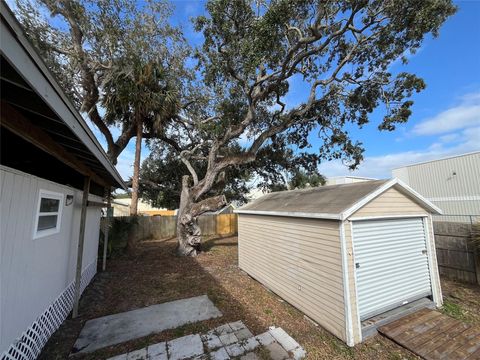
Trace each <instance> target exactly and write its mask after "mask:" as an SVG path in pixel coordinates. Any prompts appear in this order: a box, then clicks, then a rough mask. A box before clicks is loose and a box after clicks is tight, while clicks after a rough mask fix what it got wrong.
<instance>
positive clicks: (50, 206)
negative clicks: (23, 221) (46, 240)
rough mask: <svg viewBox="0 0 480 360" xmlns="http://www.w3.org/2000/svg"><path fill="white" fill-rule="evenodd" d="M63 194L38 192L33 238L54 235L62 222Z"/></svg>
mask: <svg viewBox="0 0 480 360" xmlns="http://www.w3.org/2000/svg"><path fill="white" fill-rule="evenodd" d="M62 207H63V194H60V193H56V192H51V191H46V190H40V195H39V198H38V207H37V214H36V217H35V231H34V235H33V238H34V239H37V238H39V237H43V236H48V235H52V234H56V233H58V232H59V231H60V223H61V221H62Z"/></svg>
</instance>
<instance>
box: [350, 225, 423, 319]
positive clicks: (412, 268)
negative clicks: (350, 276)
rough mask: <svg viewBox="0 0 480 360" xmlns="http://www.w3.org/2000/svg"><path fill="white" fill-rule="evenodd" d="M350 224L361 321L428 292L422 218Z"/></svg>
mask: <svg viewBox="0 0 480 360" xmlns="http://www.w3.org/2000/svg"><path fill="white" fill-rule="evenodd" d="M352 225H353V244H354V250H355V254H354V255H355V267H356V269H355V271H356V277H357V292H358V306H359V312H360V318H361V319H362V320H364V319H368V318H369V317H372V316H374V315H376V314H380V313H382V312H384V311H387V310H390V309H392V308H394V307H397V306H400V305H402V304H406V303H407V302H410V301H413V300H417V299H419V298H422V297H425V296H428V295H430V294H431V284H430V273H429V268H428V255H427V248H426V236H425V229H424V224H423V219H422V218H406V219H392V220H366V221H354V222H353V223H352Z"/></svg>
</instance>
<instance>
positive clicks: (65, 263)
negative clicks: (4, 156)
mask: <svg viewBox="0 0 480 360" xmlns="http://www.w3.org/2000/svg"><path fill="white" fill-rule="evenodd" d="M40 189H44V190H48V191H53V192H58V193H62V194H64V196H66V195H73V196H74V203H73V204H72V205H70V206H65V202H63V204H62V206H63V210H62V219H61V225H60V232H58V233H56V234H53V235H49V236H45V237H41V238H37V239H33V232H34V230H33V228H34V224H35V216H36V210H37V205H38V198H39V191H40ZM0 191H1V193H0V219H1V220H0V242H1V265H0V276H1V279H0V282H1V284H2V288H1V296H0V298H1V300H0V317H1V319H2V320H1V322H0V323H1V325H0V332H1V336H0V338H1V341H0V353H2V352H3V351H5V350H6V349H7V348H8V346H9V345H10V344H11V343H12V342H14V341H15V339H16V338H17V337H19V336H20V335H21V334H22V332H23V331H24V330H26V329H27V328H28V327H29V326H30V325H31V324H32V322H33V321H35V320H36V318H37V317H38V316H39V315H40V314H42V313H43V312H44V311H45V309H46V308H47V307H48V306H49V305H50V304H51V303H52V302H53V301H54V300H55V299H56V298H57V297H58V296H59V295H60V294H61V293H62V292H63V291H64V290H65V288H66V287H67V286H68V285H69V284H70V283H71V282H72V281H73V280H74V276H75V275H74V274H75V267H76V251H77V243H78V236H79V229H80V224H79V217H80V216H79V214H80V211H81V209H80V208H81V197H82V192H81V191H79V190H76V189H73V188H70V187H67V186H63V185H60V184H56V183H54V182H51V181H48V180H45V179H41V178H38V177H35V176H32V175H29V174H26V173H23V172H20V171H17V170H14V169H10V168H8V167H5V166H1V167H0ZM99 199H101V198H99V197H96V196H90V200H93V201H99ZM99 222H100V209H99V208H88V210H87V228H86V233H85V248H84V255H83V256H84V260H83V270H85V269H86V268H87V266H89V265H90V266H94V264H92V263H94V262H96V259H97V248H98V237H99Z"/></svg>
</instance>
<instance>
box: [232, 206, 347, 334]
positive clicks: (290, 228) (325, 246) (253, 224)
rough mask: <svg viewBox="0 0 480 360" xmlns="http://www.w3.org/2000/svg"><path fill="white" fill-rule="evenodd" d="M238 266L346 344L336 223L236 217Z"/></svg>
mask: <svg viewBox="0 0 480 360" xmlns="http://www.w3.org/2000/svg"><path fill="white" fill-rule="evenodd" d="M238 226H239V230H238V233H239V235H238V236H239V266H240V268H241V269H243V270H245V271H246V272H247V273H249V274H250V275H251V276H252V277H254V278H255V279H257V280H258V281H259V282H261V283H262V284H264V285H265V286H267V287H268V288H270V289H271V290H272V291H274V292H275V293H276V294H278V295H279V296H281V297H282V298H283V299H285V300H286V301H288V302H289V303H290V304H292V305H293V306H295V307H297V308H298V309H300V310H301V311H302V312H304V313H305V314H306V315H307V316H309V317H311V318H312V319H313V320H314V321H316V322H318V323H319V324H320V325H321V326H323V327H324V328H325V329H327V330H329V331H330V332H332V333H333V334H334V335H336V336H337V337H339V338H340V339H342V340H344V341H346V331H345V326H346V325H345V303H344V288H343V274H342V256H341V243H340V231H339V222H338V221H332V220H318V219H303V218H293V217H277V216H261V215H247V214H239V219H238Z"/></svg>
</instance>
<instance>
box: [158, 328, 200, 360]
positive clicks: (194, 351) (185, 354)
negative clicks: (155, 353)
mask: <svg viewBox="0 0 480 360" xmlns="http://www.w3.org/2000/svg"><path fill="white" fill-rule="evenodd" d="M167 348H168V354H169V359H170V360H180V359H186V358H191V357H195V356H199V355H203V354H204V352H203V343H202V338H201V337H200V335H198V334H195V335H187V336H183V337H181V338H178V339H175V340H172V341H169V342H167Z"/></svg>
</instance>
